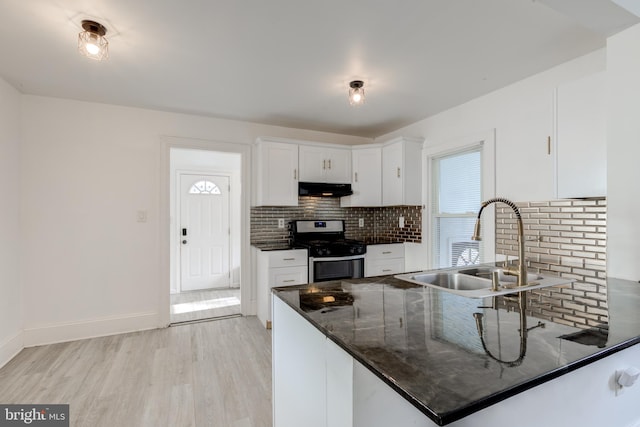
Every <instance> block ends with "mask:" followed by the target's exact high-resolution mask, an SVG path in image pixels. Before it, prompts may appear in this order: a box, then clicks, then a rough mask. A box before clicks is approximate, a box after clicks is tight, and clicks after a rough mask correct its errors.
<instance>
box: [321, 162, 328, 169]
mask: <svg viewBox="0 0 640 427" xmlns="http://www.w3.org/2000/svg"><path fill="white" fill-rule="evenodd" d="M326 168H327V161H326V160H323V161H322V169H326Z"/></svg>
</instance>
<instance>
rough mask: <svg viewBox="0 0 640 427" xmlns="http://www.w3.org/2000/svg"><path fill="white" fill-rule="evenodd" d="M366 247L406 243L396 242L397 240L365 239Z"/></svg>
mask: <svg viewBox="0 0 640 427" xmlns="http://www.w3.org/2000/svg"><path fill="white" fill-rule="evenodd" d="M363 242H364V244H365V245H389V244H392V243H404V242H402V241H400V240H395V239H383V238H377V239H364V240H363Z"/></svg>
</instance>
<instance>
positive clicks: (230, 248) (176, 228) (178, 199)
mask: <svg viewBox="0 0 640 427" xmlns="http://www.w3.org/2000/svg"><path fill="white" fill-rule="evenodd" d="M182 175H197V176H223V177H225V178H227V179H228V180H229V186H231V183H232V181H233V179H232V176H231V174H230V173H226V172H215V171H213V170H211V171H207V172H203V171H193V170H188V169H179V170H177V171H176V192H175V202H176V206H175V209H176V211H175V212H176V221H175V225H174V227H172V228H174V230H173V232H174V233H178V234H176V235H177V236H179V237H178V240H180V239H181V238H180V235H179V233H180V228H181V224H182V223H181V221H182V205H181V203H182V196H183V194H182V191H180V189H181V188H182ZM227 191H229V190H227ZM231 203H232V202H231V194H229V205H228V206H227V209H228V210H229V230H231V229H232V226H233V224H232V223H233V215H232V214H231V212H232V210H231ZM231 236H232V233H229V246H228V248H227V250H228V261H229V262H228V265H227V269H228V271H229V288H231V286H232V285H233V277H232V276H231V274H232V273H233V271H232V268H231V265H232V263H233V259H232V258H233V240H232V238H231ZM179 247H180V251H179V252H178V253H177V254H176V259H175V260H172V261H173V263H174V265H175V267H176V278H177V280H178V283H176V285H177V286H176V287H177V290H178V292H182V245H179ZM241 262H242V261H241ZM241 266H242V264H241ZM241 282H242V281H241ZM220 289H223V288H220ZM240 301H242V296H240Z"/></svg>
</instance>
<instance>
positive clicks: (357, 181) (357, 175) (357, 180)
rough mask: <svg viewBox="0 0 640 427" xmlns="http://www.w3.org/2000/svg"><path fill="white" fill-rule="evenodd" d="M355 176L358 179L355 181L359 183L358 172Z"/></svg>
mask: <svg viewBox="0 0 640 427" xmlns="http://www.w3.org/2000/svg"><path fill="white" fill-rule="evenodd" d="M354 175H355V177H356V179H355V181H356V182H358V172H355V173H354Z"/></svg>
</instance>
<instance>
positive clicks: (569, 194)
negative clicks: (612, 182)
mask: <svg viewBox="0 0 640 427" xmlns="http://www.w3.org/2000/svg"><path fill="white" fill-rule="evenodd" d="M556 103H557V104H556V111H557V115H556V135H557V137H556V138H557V147H556V156H557V161H556V162H557V163H556V164H557V186H558V190H557V191H558V198H561V199H562V198H583V197H603V196H606V192H607V148H606V126H605V120H606V119H605V114H606V112H605V73H604V72H602V73H597V74H592V75H590V76H588V77H584V78H582V79H579V80H576V81H573V82H570V83H567V84H565V85H562V86H559V87H558V88H557V93H556Z"/></svg>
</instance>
